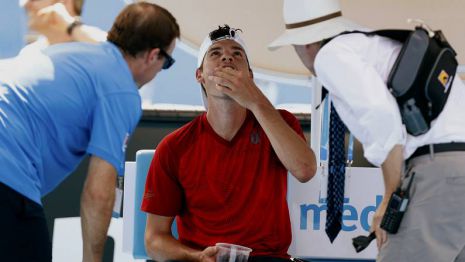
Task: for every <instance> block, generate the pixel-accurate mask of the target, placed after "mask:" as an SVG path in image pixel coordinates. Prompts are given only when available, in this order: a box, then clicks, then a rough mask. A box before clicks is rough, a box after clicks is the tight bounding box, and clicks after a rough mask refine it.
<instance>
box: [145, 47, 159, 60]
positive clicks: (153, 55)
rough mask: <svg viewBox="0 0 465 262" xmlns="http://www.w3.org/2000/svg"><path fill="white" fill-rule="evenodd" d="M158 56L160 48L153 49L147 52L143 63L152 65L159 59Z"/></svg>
mask: <svg viewBox="0 0 465 262" xmlns="http://www.w3.org/2000/svg"><path fill="white" fill-rule="evenodd" d="M159 55H160V48H153V49H150V50H149V51H147V53H146V57H145V60H146V61H145V62H146V63H154V62H155V61H156V60H158V59H159V57H158V56H159Z"/></svg>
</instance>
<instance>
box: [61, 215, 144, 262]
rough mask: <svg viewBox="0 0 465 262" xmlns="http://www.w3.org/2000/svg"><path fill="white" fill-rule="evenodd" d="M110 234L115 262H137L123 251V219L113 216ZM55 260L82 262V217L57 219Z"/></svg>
mask: <svg viewBox="0 0 465 262" xmlns="http://www.w3.org/2000/svg"><path fill="white" fill-rule="evenodd" d="M108 235H109V236H111V237H112V238H113V239H114V241H115V249H114V253H113V261H114V262H132V261H134V262H136V261H145V260H144V259H134V258H133V257H132V255H131V254H130V253H123V219H122V218H112V220H111V223H110V228H109V230H108ZM53 261H54V262H62V261H67V262H81V261H82V236H81V219H80V218H79V217H70V218H58V219H55V226H54V231H53Z"/></svg>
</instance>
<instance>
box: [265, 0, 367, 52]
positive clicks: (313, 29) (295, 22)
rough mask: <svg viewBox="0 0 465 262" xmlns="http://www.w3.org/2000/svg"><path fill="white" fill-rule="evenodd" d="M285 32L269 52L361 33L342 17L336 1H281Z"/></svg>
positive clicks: (274, 42)
mask: <svg viewBox="0 0 465 262" xmlns="http://www.w3.org/2000/svg"><path fill="white" fill-rule="evenodd" d="M283 14H284V21H285V23H286V31H284V33H283V34H282V35H281V36H279V37H278V38H277V39H276V40H274V41H273V42H272V43H271V44H270V45H268V48H269V49H270V50H274V49H277V48H279V47H281V46H284V45H306V44H312V43H315V42H318V41H321V40H323V39H326V38H330V37H333V36H335V35H337V34H339V33H342V32H344V31H353V30H363V28H362V27H361V26H359V25H358V24H356V23H354V22H352V21H350V20H349V19H346V18H344V17H342V12H341V7H340V5H339V0H284V7H283Z"/></svg>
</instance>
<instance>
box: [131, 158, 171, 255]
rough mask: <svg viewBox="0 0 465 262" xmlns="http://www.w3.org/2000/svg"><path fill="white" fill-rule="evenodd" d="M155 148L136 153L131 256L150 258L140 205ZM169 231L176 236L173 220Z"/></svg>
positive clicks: (144, 218)
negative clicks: (146, 246) (146, 247)
mask: <svg viewBox="0 0 465 262" xmlns="http://www.w3.org/2000/svg"><path fill="white" fill-rule="evenodd" d="M154 153H155V150H139V151H137V153H136V189H135V191H136V197H135V201H136V203H135V211H134V212H135V213H134V242H133V257H134V258H137V259H150V258H149V257H148V256H147V252H146V250H145V241H144V236H145V224H146V222H147V215H146V213H145V212H143V211H141V210H140V206H141V205H142V197H143V195H144V190H145V180H146V178H147V173H148V171H149V167H150V163H151V162H152V158H153V155H154ZM171 232H172V233H173V236H174V237H175V238H177V237H178V230H177V227H176V222H173V225H172V227H171Z"/></svg>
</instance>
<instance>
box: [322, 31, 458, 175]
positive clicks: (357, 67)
mask: <svg viewBox="0 0 465 262" xmlns="http://www.w3.org/2000/svg"><path fill="white" fill-rule="evenodd" d="M401 47H402V45H401V43H399V42H397V41H394V40H391V39H389V38H385V37H380V36H366V35H364V34H361V33H354V34H347V35H341V36H339V37H337V38H335V39H333V40H332V41H330V42H329V43H327V44H326V45H325V46H324V47H323V48H322V49H321V50H320V51H319V52H318V54H317V56H316V58H315V64H314V67H315V73H316V75H317V77H318V79H319V81H320V82H321V83H322V85H323V86H324V87H325V88H326V89H327V90H328V91H329V93H330V94H331V96H332V99H333V103H334V106H335V108H336V110H337V112H338V114H339V116H340V117H341V119H342V121H343V122H344V123H345V124H346V126H347V128H348V129H349V130H350V131H351V132H352V134H353V135H354V136H355V137H356V138H357V139H358V140H359V141H360V142H361V143H362V145H363V149H364V156H365V158H366V159H367V160H368V161H370V162H371V163H372V164H374V165H376V166H380V165H381V164H382V163H383V162H384V160H385V159H386V157H387V155H388V154H389V152H390V151H391V149H392V148H393V147H394V146H395V145H397V144H400V145H403V146H404V158H405V159H407V158H408V157H409V156H410V155H412V154H413V152H415V150H416V149H417V148H418V147H420V146H423V145H427V144H436V143H448V142H465V117H464V116H462V112H465V103H464V102H462V101H460V100H461V99H465V85H464V84H463V83H462V81H461V80H460V78H459V77H458V75H457V76H456V77H455V79H454V82H453V85H452V90H451V93H450V95H449V98H448V101H447V104H446V106H445V107H444V109H443V111H442V112H441V114H440V115H439V116H438V117H437V118H436V119H435V120H434V121H433V122H432V124H431V129H430V130H429V131H428V132H427V133H425V134H423V135H420V136H416V137H414V136H411V135H409V134H407V131H406V129H405V127H404V125H403V124H402V118H401V115H400V112H399V109H398V106H397V103H396V100H395V98H394V97H393V96H392V95H391V93H390V92H389V90H388V88H387V86H386V82H387V78H388V76H389V73H390V71H391V68H392V66H393V64H394V62H395V60H396V58H397V56H398V54H399V52H400V49H401Z"/></svg>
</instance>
